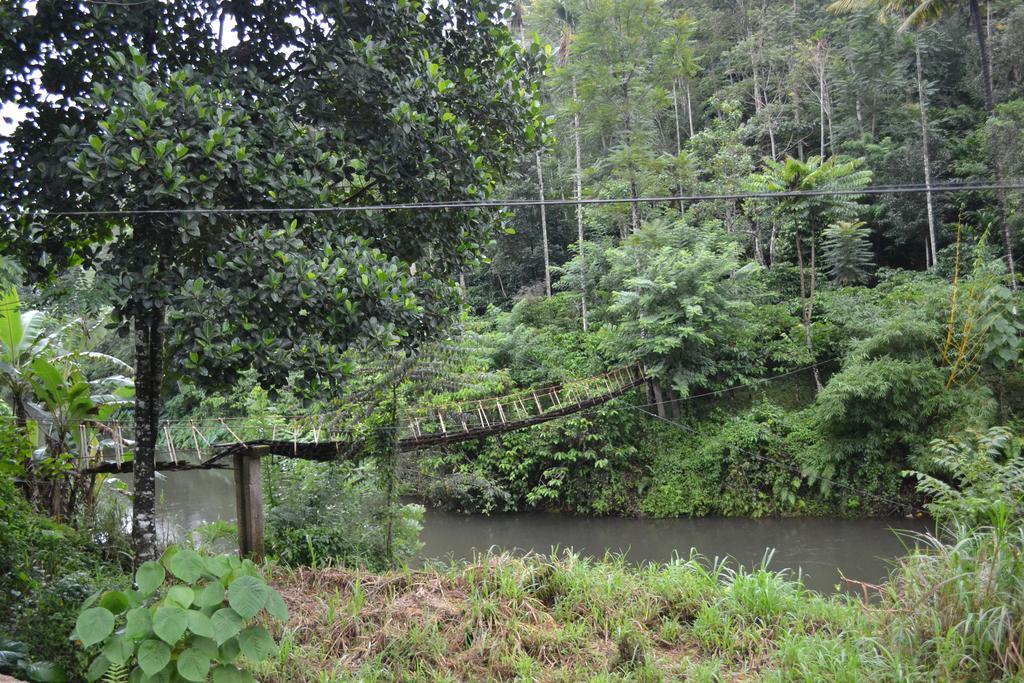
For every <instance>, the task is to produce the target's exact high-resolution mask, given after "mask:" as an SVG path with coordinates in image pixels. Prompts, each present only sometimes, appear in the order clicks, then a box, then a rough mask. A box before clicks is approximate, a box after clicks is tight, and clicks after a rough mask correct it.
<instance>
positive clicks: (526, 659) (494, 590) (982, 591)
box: [256, 530, 1024, 683]
mask: <svg viewBox="0 0 1024 683" xmlns="http://www.w3.org/2000/svg"><path fill="white" fill-rule="evenodd" d="M926 542H927V541H926ZM928 543H930V546H931V547H930V549H929V550H928V551H927V552H917V553H914V554H911V555H909V556H907V557H905V558H903V559H901V560H900V561H899V564H898V565H897V567H896V569H895V570H894V573H893V575H892V577H891V578H890V580H889V582H888V583H886V584H885V585H883V586H879V587H876V588H873V587H869V586H865V587H864V590H865V591H866V592H870V593H873V595H874V598H875V601H873V602H871V603H865V602H864V601H863V600H862V599H859V598H857V597H852V596H849V595H833V596H823V595H821V594H819V593H817V592H814V591H810V590H808V589H806V588H805V587H804V586H803V585H802V584H801V583H800V582H799V581H798V580H794V579H792V578H791V577H788V576H786V575H784V574H779V573H774V572H771V571H768V570H755V571H752V572H735V571H733V570H731V569H729V568H728V567H723V566H722V565H713V564H710V565H709V564H708V563H706V562H703V561H699V560H691V561H678V562H673V563H668V564H660V565H659V564H653V565H648V566H644V567H640V568H635V567H630V566H628V565H627V564H625V563H624V562H622V561H600V562H595V561H590V560H587V559H585V558H580V557H578V556H573V555H564V556H561V557H558V558H545V557H539V556H530V557H526V558H517V557H514V556H511V555H507V554H506V555H490V556H484V557H482V558H479V559H478V560H477V561H476V562H473V563H468V564H458V565H456V566H454V567H451V568H431V569H426V570H422V571H412V570H405V571H400V572H392V573H387V574H373V573H365V572H358V571H353V570H348V569H309V568H299V569H284V568H273V569H271V576H272V582H273V584H274V585H275V587H276V588H277V589H278V590H279V591H280V592H281V594H282V595H283V597H284V599H285V601H286V602H287V604H288V606H289V609H290V613H291V617H290V620H289V622H288V623H287V625H286V626H284V627H283V628H280V629H279V630H278V632H277V634H276V635H277V636H278V637H279V639H280V642H281V644H282V646H281V652H280V654H279V656H278V658H277V659H276V660H273V661H271V662H269V663H266V664H264V666H263V668H262V669H261V670H260V671H258V672H256V673H257V677H258V678H259V679H260V680H263V681H268V682H270V681H274V682H277V681H280V682H282V683H283V682H284V681H315V680H321V681H322V680H330V681H344V680H362V681H367V680H370V681H372V680H423V681H435V680H453V681H455V680H543V681H579V680H644V681H654V680H679V679H685V680H831V681H844V680H847V681H854V680H868V679H870V678H875V679H877V680H890V679H896V678H900V679H903V680H908V679H911V680H934V679H936V678H937V679H940V680H1000V679H1002V680H1019V678H1015V677H1019V676H1020V675H1021V674H1022V673H1024V661H1022V659H1021V654H1020V653H1021V652H1022V649H1021V645H1022V644H1024V643H1022V639H1024V631H1022V630H1021V626H1020V624H1021V623H1024V608H1022V606H1024V597H1022V594H1021V593H1022V592H1021V585H1022V584H1021V559H1020V549H1021V547H1024V543H1022V538H1021V532H1020V530H1017V531H1016V532H1014V533H1013V534H1011V535H1010V537H1009V538H1008V537H1007V536H1006V535H1005V534H1003V535H1001V536H1000V535H997V534H991V533H988V532H976V533H974V534H970V535H967V536H964V537H963V538H961V539H960V540H959V542H958V543H957V544H956V545H955V546H944V545H942V544H940V543H938V542H937V541H934V540H932V541H930V542H928ZM953 577H955V578H956V580H955V581H953V580H951V579H952V578H953Z"/></svg>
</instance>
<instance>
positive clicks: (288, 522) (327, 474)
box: [266, 461, 423, 570]
mask: <svg viewBox="0 0 1024 683" xmlns="http://www.w3.org/2000/svg"><path fill="white" fill-rule="evenodd" d="M270 467H276V468H278V471H277V472H276V473H274V474H273V475H272V476H271V477H268V480H269V481H272V482H273V484H272V485H271V495H270V496H269V498H270V502H271V509H270V511H269V512H268V513H267V539H266V541H267V552H268V554H270V555H272V556H274V557H276V558H277V559H278V560H280V561H281V562H283V563H284V564H288V565H308V566H314V565H323V564H340V565H349V566H366V567H369V568H372V569H377V570H379V569H383V568H385V567H386V566H388V565H389V564H390V563H391V560H392V559H394V560H395V561H398V562H401V561H407V560H410V559H412V557H414V556H415V554H416V552H417V551H418V550H419V547H420V546H419V534H420V529H421V528H422V518H423V508H422V507H421V506H419V505H411V504H410V505H398V506H395V508H394V510H393V511H392V512H390V513H389V510H388V508H389V501H388V500H387V495H386V494H385V493H384V492H383V491H382V487H381V486H380V474H379V471H378V468H377V467H375V466H374V465H373V464H370V463H366V464H364V465H360V466H358V467H353V466H352V465H351V464H349V463H311V462H298V461H288V462H282V463H277V464H271V465H270ZM391 504H392V505H393V504H394V503H393V502H392V503H391ZM389 521H390V523H391V527H392V544H391V548H390V550H391V554H392V556H393V557H392V558H389V557H388V550H389V549H388V547H387V543H386V536H387V526H388V523H389Z"/></svg>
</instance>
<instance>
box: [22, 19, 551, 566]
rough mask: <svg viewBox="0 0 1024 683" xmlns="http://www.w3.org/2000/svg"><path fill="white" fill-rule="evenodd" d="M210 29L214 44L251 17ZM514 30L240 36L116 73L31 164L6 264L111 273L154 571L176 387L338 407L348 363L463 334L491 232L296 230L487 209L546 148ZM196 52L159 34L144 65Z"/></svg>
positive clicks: (398, 226) (388, 29)
mask: <svg viewBox="0 0 1024 683" xmlns="http://www.w3.org/2000/svg"><path fill="white" fill-rule="evenodd" d="M215 9H216V11H214V12H212V13H211V14H210V16H209V17H208V18H209V19H210V21H208V22H207V23H205V24H202V25H196V27H195V30H196V31H199V32H208V30H209V28H210V25H211V23H212V24H213V25H215V24H216V20H217V18H218V17H219V16H221V15H222V13H224V12H227V13H229V14H231V13H232V12H234V11H235V9H237V8H234V4H232V3H228V4H226V5H225V6H223V7H217V8H215ZM503 12H504V6H503V5H502V4H501V3H499V2H490V1H488V0H473V1H471V2H460V3H450V4H445V3H440V4H436V3H431V2H426V3H422V2H419V3H407V2H399V3H379V4H378V3H374V4H364V3H353V4H348V3H337V4H332V5H322V4H320V3H313V2H310V3H301V2H300V3H295V4H294V6H293V7H292V8H291V9H290V10H289V11H288V12H287V16H288V17H290V19H289V21H287V22H286V21H282V16H281V13H280V8H279V7H278V6H277V5H276V4H273V3H272V4H270V5H268V7H267V15H266V16H264V17H261V16H259V13H258V12H252V11H250V12H249V13H248V14H246V13H244V12H240V13H238V17H237V19H238V22H239V23H238V25H239V26H240V27H241V28H240V30H239V31H238V35H237V38H238V40H239V41H240V44H239V45H237V46H235V47H233V48H231V50H230V51H224V53H223V56H222V55H221V54H219V53H217V52H216V50H217V47H211V46H210V45H208V42H209V40H208V39H207V40H206V41H205V42H203V46H204V48H203V49H207V48H208V55H207V56H208V57H209V59H194V60H190V61H188V62H187V63H183V60H170V59H166V58H165V54H169V53H170V48H168V50H163V51H162V50H161V49H159V47H157V48H153V49H148V50H146V49H143V50H131V51H129V52H121V53H117V54H113V55H109V56H107V57H106V58H105V59H104V60H103V61H102V64H101V66H99V67H97V72H98V73H99V74H101V75H103V76H104V78H95V79H93V80H94V84H93V85H92V87H91V90H90V92H89V94H88V95H87V96H85V97H83V98H81V99H80V100H79V102H78V103H76V104H75V105H74V106H76V107H77V108H78V111H80V112H81V114H80V115H79V116H72V117H69V120H68V121H67V122H66V123H64V124H63V125H62V126H61V127H60V135H59V136H55V138H54V139H55V141H56V142H55V144H54V145H53V149H52V151H51V152H50V153H49V154H41V153H39V151H38V150H36V151H35V153H36V154H37V159H38V160H39V164H38V168H39V172H38V173H35V172H26V174H25V176H24V177H23V178H20V179H19V180H18V181H17V182H14V183H12V185H11V187H9V188H8V190H9V191H10V192H12V193H13V194H17V195H20V196H21V197H22V198H23V200H24V201H22V202H21V204H22V206H23V207H24V211H23V212H22V214H21V215H20V217H19V218H18V219H17V220H16V221H13V222H12V223H11V224H9V225H8V231H7V234H6V235H4V237H3V240H2V241H3V242H4V243H5V247H7V248H13V247H17V249H18V251H19V252H20V253H21V255H22V257H23V260H24V261H25V262H26V263H28V264H29V265H31V266H33V268H34V269H35V271H36V272H37V273H38V274H41V275H46V274H49V273H54V272H59V271H60V270H61V269H62V268H64V267H66V266H68V265H69V264H72V263H81V264H83V265H84V266H85V267H86V268H89V269H92V270H94V271H95V272H96V274H97V276H98V277H99V278H101V279H102V280H105V281H106V282H108V283H111V284H113V287H111V288H110V290H111V291H114V292H116V295H115V297H114V298H115V300H114V301H112V302H111V303H112V304H113V306H114V310H115V316H116V320H117V322H118V324H119V326H120V327H121V329H122V330H123V331H125V332H129V331H130V332H131V333H132V334H133V335H134V348H135V366H136V397H135V440H136V446H135V462H134V477H135V504H134V519H133V524H134V526H133V535H134V540H135V546H136V552H137V555H138V558H137V559H139V560H144V559H149V558H150V557H152V556H153V554H154V552H155V540H156V539H155V522H154V507H155V489H154V481H155V480H154V471H153V470H154V462H155V452H154V451H155V444H156V437H157V423H158V420H159V416H160V410H161V404H162V393H163V387H164V380H165V375H179V376H184V377H186V378H188V379H191V380H193V381H196V382H199V383H201V384H203V385H205V386H208V387H218V386H225V385H228V384H230V383H231V382H233V381H235V379H236V378H237V376H238V373H239V372H241V371H244V370H247V369H250V368H252V369H255V370H256V371H257V373H258V375H259V377H260V378H261V380H262V381H263V382H264V384H265V385H267V386H280V385H283V384H285V383H286V382H287V381H288V378H289V376H291V375H293V374H294V373H295V372H296V371H298V372H301V375H302V377H303V380H304V383H305V385H306V386H307V387H314V386H328V387H329V386H330V385H333V384H336V383H337V382H339V381H341V380H342V379H343V377H344V374H345V371H346V366H345V364H344V363H343V361H342V354H343V353H344V352H345V351H346V349H349V348H351V347H352V346H353V345H370V346H374V347H378V348H380V347H391V348H394V347H399V346H412V345H415V344H417V343H419V342H420V341H422V340H424V339H427V338H429V337H431V336H432V335H434V334H436V333H439V332H441V331H443V330H444V329H445V328H446V325H447V323H448V322H449V321H450V320H451V319H452V317H453V316H454V315H456V314H457V312H458V297H459V290H458V287H457V284H456V281H455V277H456V276H457V273H458V272H459V270H460V269H461V268H462V267H463V266H464V265H465V264H466V263H467V262H469V261H472V260H473V259H475V258H476V257H477V256H478V255H479V254H480V252H481V250H482V248H483V247H484V246H485V245H486V244H487V242H488V240H489V239H490V233H491V230H492V228H493V227H494V225H495V223H496V220H497V219H496V217H495V216H494V215H493V214H491V213H488V212H486V211H482V210H464V211H421V210H413V209H401V210H399V209H395V210H387V211H380V210H359V211H353V212H341V211H335V210H330V211H319V212H316V211H306V210H295V209H296V208H308V207H315V208H323V207H348V208H352V207H358V206H360V205H380V204H389V203H399V202H402V203H414V202H423V201H438V200H455V199H459V200H461V199H467V198H470V199H472V198H480V199H484V198H487V197H488V196H490V194H491V193H492V192H493V190H494V188H495V187H496V184H497V182H498V181H499V179H500V178H501V176H502V175H503V174H504V173H505V172H506V171H507V170H508V168H509V165H510V164H511V163H512V161H513V160H514V159H515V158H516V156H517V155H518V154H520V153H522V152H524V151H528V150H529V149H530V148H531V146H532V144H533V142H534V140H538V139H539V138H540V137H541V132H542V131H541V125H542V124H541V121H540V119H539V118H538V113H539V101H538V100H539V98H538V96H537V77H538V76H539V75H540V73H541V69H542V66H543V65H542V59H543V57H542V52H541V51H540V49H539V48H530V49H523V48H521V47H519V46H518V45H517V44H516V43H515V42H514V41H513V40H512V37H511V36H510V35H509V33H508V30H507V29H506V28H505V26H504V23H503ZM183 30H185V29H182V28H181V26H180V25H170V24H167V23H164V22H162V21H161V22H158V23H157V24H156V28H155V31H156V33H155V35H156V36H157V38H156V39H155V40H154V41H153V42H152V43H150V44H151V45H158V46H159V45H160V44H161V41H162V40H164V37H163V31H183ZM186 33H187V31H186ZM207 38H209V37H208V36H207ZM250 38H251V39H252V42H249V40H250ZM142 44H143V45H145V42H143V43H142ZM252 53H255V54H259V55H263V56H262V57H260V58H257V57H253V56H252ZM179 67H181V68H179ZM40 182H48V183H50V187H49V188H48V189H49V191H48V192H44V191H41V190H40V188H39V187H37V186H36V184H37V183H40ZM54 208H62V209H65V210H67V209H72V210H77V211H82V212H87V213H79V214H74V215H68V214H67V213H64V214H57V213H54V212H52V211H48V209H49V210H52V209H54ZM254 208H258V209H269V210H271V211H262V210H261V211H251V209H254ZM224 209H239V211H224Z"/></svg>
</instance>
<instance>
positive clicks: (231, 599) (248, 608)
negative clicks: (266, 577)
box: [228, 576, 270, 619]
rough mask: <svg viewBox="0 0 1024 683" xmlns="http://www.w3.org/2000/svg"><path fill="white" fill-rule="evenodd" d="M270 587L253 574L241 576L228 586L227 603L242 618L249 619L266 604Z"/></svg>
mask: <svg viewBox="0 0 1024 683" xmlns="http://www.w3.org/2000/svg"><path fill="white" fill-rule="evenodd" d="M269 593H270V589H269V588H268V587H267V584H266V583H264V582H263V580H262V579H259V578H257V577H255V576H241V577H239V578H237V579H235V580H234V581H233V582H232V583H231V585H230V586H229V587H228V604H229V605H231V607H232V609H234V610H235V611H236V612H238V615H239V616H240V617H242V618H243V619H251V618H252V617H254V616H256V614H257V613H258V612H259V611H260V610H261V609H263V606H264V605H265V604H267V595H269Z"/></svg>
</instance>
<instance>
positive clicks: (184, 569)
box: [167, 549, 206, 583]
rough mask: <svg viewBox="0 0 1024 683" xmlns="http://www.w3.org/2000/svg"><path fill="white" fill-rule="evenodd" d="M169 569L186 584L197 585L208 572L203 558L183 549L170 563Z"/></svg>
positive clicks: (192, 551) (168, 564) (194, 552)
mask: <svg viewBox="0 0 1024 683" xmlns="http://www.w3.org/2000/svg"><path fill="white" fill-rule="evenodd" d="M167 568H168V569H170V570H171V573H172V574H174V575H175V576H177V577H178V578H179V579H181V580H182V581H184V582H185V583H195V582H196V580H197V579H198V578H199V577H200V576H202V575H203V573H204V572H206V565H205V564H204V563H203V558H202V556H200V555H199V553H197V552H196V551H194V550H187V549H181V550H179V551H178V552H176V553H175V554H174V555H173V556H172V557H171V559H170V561H168V563H167Z"/></svg>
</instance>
